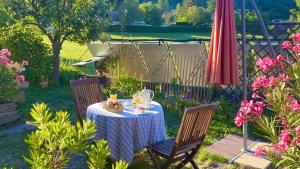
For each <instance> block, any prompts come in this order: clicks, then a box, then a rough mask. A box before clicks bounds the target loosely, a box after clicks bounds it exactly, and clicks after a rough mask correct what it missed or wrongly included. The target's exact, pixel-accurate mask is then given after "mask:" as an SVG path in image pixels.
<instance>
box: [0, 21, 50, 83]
mask: <svg viewBox="0 0 300 169" xmlns="http://www.w3.org/2000/svg"><path fill="white" fill-rule="evenodd" d="M36 32H37V31H36V29H34V28H33V27H31V26H22V25H21V23H16V24H14V25H11V26H8V27H3V28H1V31H0V43H2V45H3V46H4V47H6V48H9V49H10V50H11V51H12V56H11V58H12V59H14V60H15V61H18V62H21V61H22V60H27V61H28V62H29V65H28V67H27V71H26V72H25V76H26V78H27V80H29V81H30V82H32V83H38V82H39V80H40V77H41V76H42V75H43V76H47V77H48V76H49V75H50V73H49V72H51V64H50V63H51V62H50V60H49V59H50V52H49V51H50V49H49V47H48V46H47V45H46V44H45V43H43V41H42V39H41V37H39V35H38V34H37V33H36Z"/></svg>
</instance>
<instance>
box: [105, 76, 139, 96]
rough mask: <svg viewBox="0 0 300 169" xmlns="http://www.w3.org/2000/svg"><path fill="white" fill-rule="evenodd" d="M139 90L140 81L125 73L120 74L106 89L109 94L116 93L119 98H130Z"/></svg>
mask: <svg viewBox="0 0 300 169" xmlns="http://www.w3.org/2000/svg"><path fill="white" fill-rule="evenodd" d="M139 90H141V81H140V80H139V79H137V78H135V77H134V76H130V75H129V74H127V73H125V72H122V73H120V75H119V76H118V77H117V79H115V80H114V81H113V84H112V86H111V87H110V88H109V89H108V91H109V92H110V93H117V94H118V97H119V98H131V97H132V96H133V95H134V94H135V93H136V92H138V91H139Z"/></svg>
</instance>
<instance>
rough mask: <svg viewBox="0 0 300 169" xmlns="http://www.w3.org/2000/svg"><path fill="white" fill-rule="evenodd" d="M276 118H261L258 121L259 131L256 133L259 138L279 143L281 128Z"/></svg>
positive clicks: (257, 127)
mask: <svg viewBox="0 0 300 169" xmlns="http://www.w3.org/2000/svg"><path fill="white" fill-rule="evenodd" d="M279 126H280V125H279V123H278V120H276V117H275V116H274V117H260V118H258V119H257V121H256V129H257V130H258V131H259V132H257V133H255V134H256V135H257V136H259V137H261V138H264V139H266V140H269V141H271V142H272V143H274V144H275V143H277V142H278V136H279V131H280V127H279Z"/></svg>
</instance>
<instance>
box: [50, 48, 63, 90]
mask: <svg viewBox="0 0 300 169" xmlns="http://www.w3.org/2000/svg"><path fill="white" fill-rule="evenodd" d="M60 49H61V44H60V43H52V52H53V82H54V83H55V84H57V85H59V63H60V59H59V55H60Z"/></svg>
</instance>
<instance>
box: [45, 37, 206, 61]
mask: <svg viewBox="0 0 300 169" xmlns="http://www.w3.org/2000/svg"><path fill="white" fill-rule="evenodd" d="M109 35H110V38H111V39H122V38H124V39H130V40H131V39H137V40H138V39H160V38H162V39H172V40H185V39H198V38H210V33H209V32H196V33H184V32H183V33H135V34H121V33H109ZM43 40H44V42H45V43H47V44H49V45H50V41H49V40H48V38H47V37H46V36H43ZM91 56H92V55H91V53H90V52H89V51H88V48H87V46H86V45H85V44H79V43H76V42H71V41H66V42H64V44H63V46H62V50H61V58H62V59H71V60H74V61H78V60H86V59H89V58H90V57H91Z"/></svg>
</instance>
